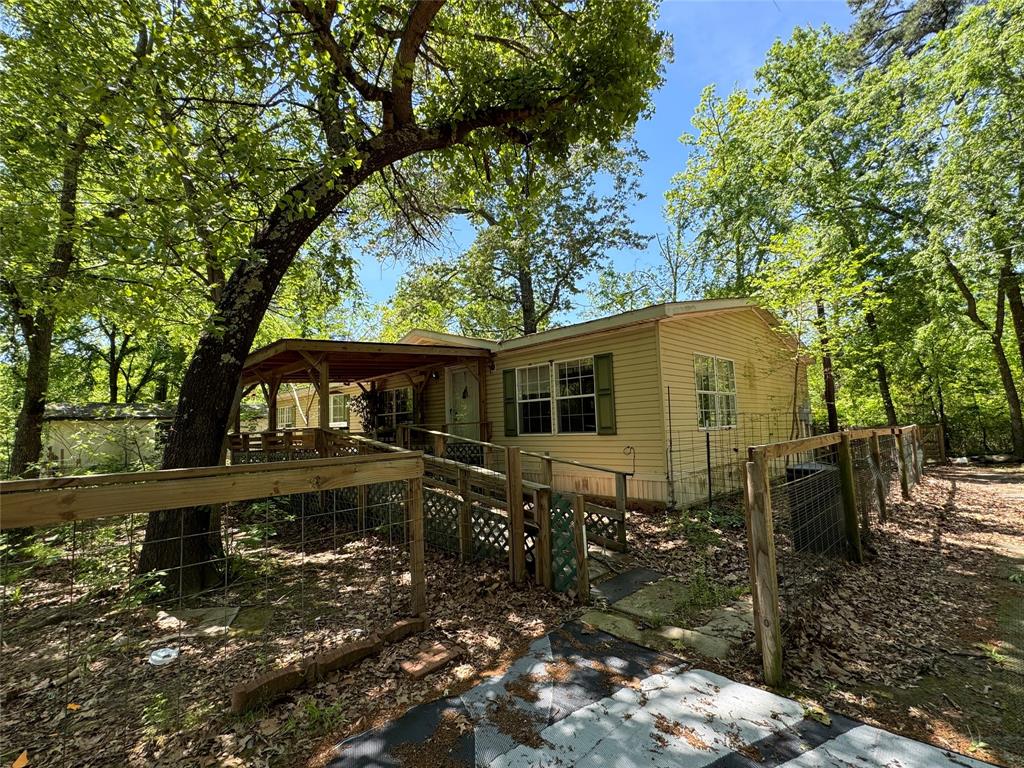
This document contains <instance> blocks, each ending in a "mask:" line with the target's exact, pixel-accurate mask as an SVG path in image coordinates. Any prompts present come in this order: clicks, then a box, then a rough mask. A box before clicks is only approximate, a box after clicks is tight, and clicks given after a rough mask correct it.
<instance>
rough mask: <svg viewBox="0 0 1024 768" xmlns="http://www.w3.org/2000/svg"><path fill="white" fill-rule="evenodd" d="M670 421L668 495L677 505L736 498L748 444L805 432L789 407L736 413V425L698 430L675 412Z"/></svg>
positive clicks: (790, 437) (725, 501)
mask: <svg viewBox="0 0 1024 768" xmlns="http://www.w3.org/2000/svg"><path fill="white" fill-rule="evenodd" d="M674 422H675V423H670V424H669V436H670V438H671V442H670V446H669V481H670V487H671V497H672V501H673V502H674V504H675V506H677V507H680V508H686V507H693V506H697V505H703V506H706V507H708V508H712V507H715V506H716V505H718V504H719V503H721V504H723V505H728V504H729V503H730V502H738V501H739V500H740V497H741V496H742V493H743V483H744V477H745V470H744V468H745V465H746V461H747V448H748V447H749V446H751V445H766V444H769V443H777V442H780V441H783V440H793V439H796V438H798V437H805V436H807V435H808V434H810V427H809V425H807V424H806V423H804V422H802V421H800V420H794V418H793V414H792V413H791V412H778V413H738V414H736V417H735V424H734V425H732V426H729V427H720V428H716V429H701V428H699V427H698V426H697V424H696V423H694V422H692V420H690V421H687V420H685V419H682V418H680V417H679V416H678V415H677V416H676V417H675V418H674Z"/></svg>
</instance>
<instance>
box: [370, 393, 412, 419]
mask: <svg viewBox="0 0 1024 768" xmlns="http://www.w3.org/2000/svg"><path fill="white" fill-rule="evenodd" d="M401 391H405V392H408V393H409V410H408V411H396V410H393V408H394V405H393V404H394V402H395V400H394V398H393V397H392V398H391V402H392V410H390V411H380V410H378V411H377V413H376V414H375V415H374V417H375V419H376V422H377V423H376V424H375V427H376V428H377V429H391V428H392V427H393V428H395V429H397V428H398V425H399V424H400V423H401V424H411V423H412V418H413V414H414V413H415V412H416V410H415V408H416V406H415V404H414V403H413V399H412V398H413V391H412V387H410V386H405V387H388V388H387V389H382V390H380V394H383V393H384V392H401ZM377 403H378V406H379V404H380V395H379V394H378V398H377ZM399 414H403V415H404V414H409V421H402V422H399V421H398V415H399ZM382 416H391V420H392V422H393V425H392V427H387V426H385V425H382V424H381V423H380V422H381V417H382Z"/></svg>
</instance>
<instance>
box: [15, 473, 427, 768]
mask: <svg viewBox="0 0 1024 768" xmlns="http://www.w3.org/2000/svg"><path fill="white" fill-rule="evenodd" d="M346 461H350V460H345V459H341V460H336V463H335V464H334V465H333V468H332V467H323V466H320V467H318V469H317V474H318V476H319V478H320V480H321V481H322V482H327V483H328V485H329V484H330V478H331V477H332V472H333V471H334V469H338V470H340V469H341V468H342V467H343V466H344V463H345V462H346ZM356 461H358V459H357V460H356ZM337 462H341V463H337ZM400 465H401V466H400ZM421 466H422V465H420V467H419V468H416V467H415V465H414V464H410V463H409V462H408V461H407V460H406V461H400V462H391V463H390V468H391V470H392V471H391V475H392V476H393V477H398V476H400V475H401V473H402V472H405V473H406V474H412V473H415V478H414V477H409V478H408V479H397V480H395V479H391V480H388V481H386V482H378V483H372V482H371V483H365V484H362V485H359V486H349V487H329V488H328V489H326V490H315V491H306V492H295V493H281V494H277V493H275V494H272V495H260V496H258V497H256V498H247V499H244V500H232V501H228V502H225V503H216V504H211V505H209V506H203V507H196V508H188V509H172V508H169V507H168V508H167V509H151V511H146V512H139V513H132V512H129V513H127V514H116V512H112V514H110V515H102V516H94V515H93V514H86V515H84V516H83V517H82V519H79V520H75V521H73V522H67V523H58V524H39V525H36V526H35V527H33V528H31V529H16V530H5V532H4V533H3V534H2V535H0V547H2V561H0V626H2V635H3V637H2V642H3V654H2V660H0V699H2V702H0V704H2V706H0V709H2V723H0V763H2V764H4V765H9V764H11V763H13V762H14V761H15V759H16V758H17V757H18V755H19V754H21V753H22V752H28V753H29V755H30V756H31V764H32V765H62V766H84V765H140V766H141V765H154V764H160V763H161V762H162V761H164V760H167V761H168V762H173V760H171V757H172V756H173V758H174V759H176V760H181V759H183V758H187V756H188V751H187V750H189V749H190V748H195V745H197V744H199V743H202V741H203V737H204V735H206V736H209V735H210V734H217V733H222V732H223V731H224V730H229V729H230V727H231V726H230V725H226V724H225V723H226V719H225V718H226V717H227V716H228V711H227V707H226V706H225V703H226V701H227V700H229V699H230V701H231V703H232V709H233V710H234V712H235V713H236V714H237V713H238V712H242V711H245V710H247V709H250V708H252V707H254V706H258V705H259V704H261V703H263V702H265V701H267V700H268V699H271V698H273V697H275V696H276V695H280V694H281V693H283V692H285V690H287V689H290V688H294V687H298V686H302V685H306V684H311V683H314V682H316V681H317V680H318V679H320V678H321V676H322V675H324V674H326V673H327V672H329V671H331V670H332V668H337V667H336V666H333V665H336V664H338V662H339V661H342V660H344V657H345V653H346V651H347V650H350V649H351V648H352V647H354V646H358V645H359V644H360V643H363V644H367V643H369V644H370V645H372V644H373V642H379V640H374V641H371V640H370V639H371V638H381V637H385V636H387V635H388V633H389V631H391V628H393V627H394V626H395V625H396V624H398V623H400V622H402V621H403V620H409V619H410V617H411V616H413V615H415V614H417V613H419V612H421V611H422V610H423V608H422V604H423V591H422V590H423V589H424V587H423V571H422V563H421V564H420V566H417V565H416V562H417V560H416V558H417V555H416V552H417V546H416V541H417V534H416V529H417V524H416V509H417V507H416V505H415V504H414V503H413V501H414V498H415V495H416V494H417V493H418V486H416V485H415V483H419V482H420V480H419V479H418V475H419V473H421V472H422V468H421ZM218 469H220V470H225V469H231V470H234V469H236V468H218ZM239 469H240V468H239ZM251 471H252V472H253V474H251V475H250V474H240V473H237V472H232V473H231V474H230V475H224V474H219V475H212V476H211V477H202V478H195V480H194V481H178V482H179V483H180V482H186V483H190V485H188V488H190V489H194V490H192V491H190V493H193V494H195V496H196V500H198V501H203V499H202V498H201V496H202V494H204V493H206V492H207V490H208V489H209V488H211V487H212V486H218V487H219V488H221V489H223V487H224V486H223V484H222V483H221V480H222V478H223V477H228V478H230V480H231V481H232V482H233V483H234V484H235V486H236V488H237V487H239V486H245V485H247V484H249V482H250V479H251V478H252V477H262V478H268V477H270V476H271V475H273V476H274V477H277V478H278V480H277V482H279V483H280V484H281V485H282V486H283V487H285V488H288V489H289V490H292V487H291V486H293V481H294V480H295V479H296V478H298V477H299V474H296V473H300V474H301V473H302V470H299V469H290V468H282V465H276V466H269V467H263V468H255V469H251ZM396 473H397V474H396ZM99 477H100V479H102V478H110V477H114V476H99ZM129 477H130V476H129ZM338 478H341V475H338ZM210 481H212V483H211V482H210ZM338 482H342V480H341V479H339V480H338ZM12 485H17V484H12ZM252 485H253V488H259V487H261V485H262V483H261V482H255V483H253V484H252ZM72 488H73V490H75V491H77V492H78V493H79V494H81V495H82V496H84V497H90V496H91V497H94V498H96V499H100V498H101V497H102V498H104V499H108V500H110V506H111V507H112V509H113V510H116V509H117V508H118V507H119V506H120V505H121V504H125V503H127V504H131V498H132V496H133V494H137V493H138V485H137V484H130V485H116V486H115V485H106V486H98V487H88V485H87V483H83V484H82V485H81V486H73V487H72ZM66 491H67V488H63V489H62V488H59V487H55V488H53V489H52V490H36V491H25V492H24V493H21V492H19V493H16V494H8V493H7V489H5V495H4V497H3V503H4V505H5V509H4V512H5V529H7V528H9V527H10V525H11V524H12V523H14V522H16V521H17V519H18V514H17V506H18V504H19V503H21V506H22V507H24V508H25V509H28V508H29V506H26V504H28V505H38V504H39V503H43V504H46V505H47V506H50V507H52V506H53V505H60V504H61V502H62V501H65V502H67V500H68V499H69V497H68V496H67V494H66ZM180 492H181V489H180V488H176V489H173V490H172V489H168V491H167V496H168V499H169V500H170V499H171V498H174V497H175V494H177V493H180ZM25 494H33V495H35V496H37V497H38V498H36V499H35V500H33V499H18V498H15V497H18V496H24V495H25ZM236 495H237V492H236ZM47 497H50V498H47ZM22 502H24V503H22ZM170 503H180V502H170ZM77 506H78V504H77V502H75V501H71V502H68V503H67V504H66V505H65V509H73V508H77ZM101 512H102V511H101ZM12 517H13V518H14V519H12ZM154 521H159V522H158V524H157V526H154V524H153V523H154ZM197 521H202V522H205V523H208V525H206V524H204V525H197ZM147 527H148V528H149V531H148V534H147ZM158 530H159V531H160V532H161V533H159V534H156V535H155V534H154V532H155V531H158ZM419 542H420V545H422V538H420V539H419ZM419 550H420V551H422V546H420V547H419ZM153 552H159V553H161V554H160V557H161V560H160V562H159V563H157V565H158V566H159V567H158V568H156V569H155V570H151V571H148V572H142V571H141V569H140V564H144V563H145V562H146V561H147V557H150V556H151V554H152V553H153ZM190 586H191V588H190ZM190 745H191V746H190Z"/></svg>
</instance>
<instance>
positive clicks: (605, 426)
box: [594, 352, 615, 435]
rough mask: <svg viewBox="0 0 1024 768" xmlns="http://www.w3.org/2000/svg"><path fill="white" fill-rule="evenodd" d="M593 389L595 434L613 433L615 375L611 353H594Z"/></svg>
mask: <svg viewBox="0 0 1024 768" xmlns="http://www.w3.org/2000/svg"><path fill="white" fill-rule="evenodd" d="M594 389H595V390H596V391H597V434H599V435H614V434H615V377H614V376H613V374H612V354H611V352H608V353H607V354H604V355H594Z"/></svg>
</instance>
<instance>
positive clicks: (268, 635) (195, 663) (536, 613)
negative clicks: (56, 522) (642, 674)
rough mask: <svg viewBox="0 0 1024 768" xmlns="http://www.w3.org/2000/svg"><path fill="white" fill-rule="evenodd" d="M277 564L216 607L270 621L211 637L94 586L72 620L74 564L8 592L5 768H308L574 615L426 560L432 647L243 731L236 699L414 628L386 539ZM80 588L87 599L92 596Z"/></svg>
mask: <svg viewBox="0 0 1024 768" xmlns="http://www.w3.org/2000/svg"><path fill="white" fill-rule="evenodd" d="M81 542H82V538H81V537H79V539H78V544H79V546H81ZM57 543H59V542H52V544H57ZM56 549H57V547H54V551H56ZM79 554H81V552H80V553H79ZM264 554H265V557H264V558H263V560H264V569H269V570H267V572H266V573H262V572H261V573H256V572H251V573H250V574H249V576H250V578H248V579H238V580H237V581H234V582H232V583H231V584H229V585H227V586H226V587H225V589H224V590H223V591H218V594H216V595H211V596H208V598H207V602H208V603H209V604H211V605H218V606H224V605H227V606H238V605H242V606H246V605H250V606H256V607H255V608H249V609H243V611H242V612H240V613H239V614H238V616H237V617H236V618H235V619H234V621H233V622H232V624H231V626H230V628H228V629H224V628H222V627H221V628H218V627H213V628H206V629H203V628H197V627H195V626H192V625H190V624H186V623H183V622H181V621H179V620H178V619H176V618H175V617H174V616H173V615H168V613H167V612H164V611H161V610H160V608H159V607H157V606H150V605H136V606H134V607H131V608H130V609H128V610H125V607H124V605H123V603H122V602H119V600H118V599H117V598H118V594H117V591H116V590H115V589H106V588H103V587H102V586H101V587H99V588H97V587H96V586H95V585H94V586H93V587H92V591H91V593H90V596H89V598H88V599H84V600H79V601H77V602H76V603H74V605H75V606H76V607H75V608H73V609H71V608H69V606H71V605H72V603H71V602H70V598H71V595H70V593H69V589H68V579H67V576H68V571H69V565H68V563H67V561H66V560H55V561H53V562H50V563H43V564H41V565H40V566H39V567H37V568H36V569H35V570H34V571H33V572H32V573H31V574H29V575H28V576H27V577H23V578H21V579H20V580H19V582H18V586H16V587H12V586H11V585H8V587H7V592H6V594H5V601H4V612H3V635H2V642H3V653H2V664H0V667H2V669H0V695H2V706H0V764H2V765H10V764H11V763H12V762H13V761H14V760H15V759H16V758H17V757H18V756H19V755H20V754H21V753H22V752H23V751H26V752H28V755H29V760H30V765H32V766H44V765H45V766H50V765H69V766H70V765H74V766H76V767H77V766H83V767H84V766H96V767H97V768H99V766H109V765H132V766H152V765H164V766H197V765H198V766H288V765H305V764H307V763H308V762H309V761H310V756H311V755H313V756H319V757H314V763H315V762H316V761H317V759H320V762H322V759H321V758H322V757H323V756H325V755H326V754H327V751H326V748H327V747H329V746H330V745H331V744H333V743H335V742H336V740H338V739H340V738H342V737H344V736H346V735H348V734H350V733H355V732H358V731H360V730H363V729H364V728H366V727H368V726H370V725H372V724H374V723H376V722H380V721H382V720H386V719H388V718H390V717H394V716H396V715H397V714H400V713H401V712H403V711H404V710H406V709H407V708H408V707H410V706H412V705H413V704H415V703H418V702H421V701H427V700H430V699H433V698H436V697H437V696H440V695H443V694H444V692H445V691H451V690H455V689H458V688H459V687H468V686H469V685H471V684H472V683H473V682H474V681H475V680H476V679H478V678H479V676H480V675H482V674H485V673H487V672H488V670H492V669H498V668H501V667H502V666H503V665H505V664H507V663H508V662H509V661H511V660H512V659H514V658H515V657H516V656H517V655H518V654H519V653H521V652H522V650H523V649H524V648H525V647H526V645H527V644H528V643H529V642H530V641H531V640H533V639H534V638H536V637H537V636H539V635H542V634H544V633H545V632H547V631H549V630H550V629H551V628H552V627H554V626H556V625H557V624H558V623H560V622H561V621H563V620H564V618H565V617H566V616H568V615H572V613H573V610H574V608H573V606H572V605H571V603H569V602H568V600H567V599H566V598H563V597H560V596H556V595H552V594H549V593H545V592H542V591H541V590H539V589H538V588H536V587H532V586H527V587H525V588H515V589H514V588H512V587H511V586H510V585H509V584H508V581H507V578H506V576H505V573H504V572H503V570H502V569H501V568H500V567H499V566H497V565H493V564H488V563H466V564H460V563H459V562H458V560H457V558H452V557H448V556H442V555H437V554H433V553H429V552H428V555H427V562H426V571H427V574H428V600H429V609H430V618H431V625H430V627H429V629H428V630H427V631H426V632H423V633H420V634H418V635H413V636H411V637H409V638H407V639H405V640H403V641H401V642H399V643H397V644H395V645H391V646H388V647H386V648H385V651H384V653H383V654H382V655H380V656H379V657H373V658H370V659H367V660H366V661H364V662H362V663H360V664H358V665H357V666H356V667H354V668H352V669H350V670H347V671H341V672H336V673H334V674H331V675H329V676H328V677H327V679H325V680H323V681H321V682H319V683H317V684H315V685H312V686H308V687H304V688H300V689H297V690H295V691H293V692H292V693H291V694H289V695H286V696H285V697H283V698H282V699H280V700H279V701H277V702H275V703H274V704H271V705H268V706H265V707H263V708H262V709H260V710H259V711H256V712H251V713H248V714H246V715H242V716H233V715H231V714H229V711H228V707H229V703H230V698H229V691H230V688H231V686H232V685H235V684H236V683H239V682H243V681H245V680H247V679H250V678H251V677H252V676H254V675H255V674H258V673H259V672H260V671H262V670H264V669H266V668H277V667H281V666H283V665H285V664H288V663H291V662H294V661H296V660H297V659H298V658H299V657H301V656H303V655H308V654H309V653H311V652H313V653H315V652H317V651H319V650H325V649H329V648H331V647H333V646H335V645H338V644H341V643H343V642H346V641H348V640H352V639H356V638H359V637H363V636H365V635H366V633H367V632H369V631H374V630H376V629H381V628H383V627H384V626H386V625H387V624H388V623H389V622H391V621H393V620H394V619H395V618H397V617H400V616H401V615H404V614H406V613H407V605H408V602H407V601H408V571H407V570H406V569H405V566H404V558H403V554H402V553H401V551H400V548H397V547H391V546H388V545H387V543H386V542H384V541H381V540H380V539H376V538H374V537H367V538H362V539H356V540H352V541H348V542H347V543H346V544H345V545H344V546H340V547H338V548H331V547H323V548H322V551H319V552H312V551H306V552H305V554H300V553H296V552H294V551H290V550H288V549H286V548H281V549H274V548H273V547H272V548H271V551H269V552H266V553H264ZM101 560H102V558H101V557H98V558H97V562H100V561H101ZM80 563H81V561H80ZM266 563H272V567H271V566H268V565H266ZM383 574H391V576H390V577H385V576H384V575H383ZM115 581H117V580H115ZM76 588H77V590H78V591H79V595H78V597H79V598H81V597H83V595H82V590H85V589H89V586H88V585H87V584H85V583H78V585H77V587H76ZM15 591H16V593H15ZM12 598H13V599H12ZM164 607H166V608H167V609H168V610H169V611H171V612H173V611H174V610H175V609H174V606H173V605H168V606H164ZM261 613H262V614H263V615H261ZM243 616H244V617H247V620H246V621H245V622H243V621H242V617H243ZM243 623H244V624H247V625H248V626H246V627H244V628H243V627H242V626H240V625H241V624H243ZM437 642H444V643H446V644H457V645H460V646H461V647H462V648H464V649H466V653H465V655H464V656H463V657H462V658H461V659H460V660H459V661H457V662H455V663H453V664H450V665H449V666H448V667H446V668H445V669H443V670H442V671H439V672H437V673H435V674H432V675H430V676H428V677H427V678H426V679H424V680H421V681H414V680H411V679H410V678H409V677H408V676H407V675H405V674H404V673H403V672H402V671H401V670H400V668H399V665H400V664H401V662H402V661H404V660H407V659H412V658H413V657H415V656H416V654H417V653H418V651H419V650H420V648H421V647H424V648H425V647H428V646H430V645H432V644H434V643H437ZM164 646H170V647H174V648H177V649H178V650H179V651H180V653H181V656H180V658H179V659H178V660H177V661H176V662H174V663H172V664H171V665H169V666H167V667H163V668H156V667H153V666H151V665H149V664H148V663H147V657H148V655H149V653H150V652H151V650H153V649H155V648H158V647H164Z"/></svg>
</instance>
